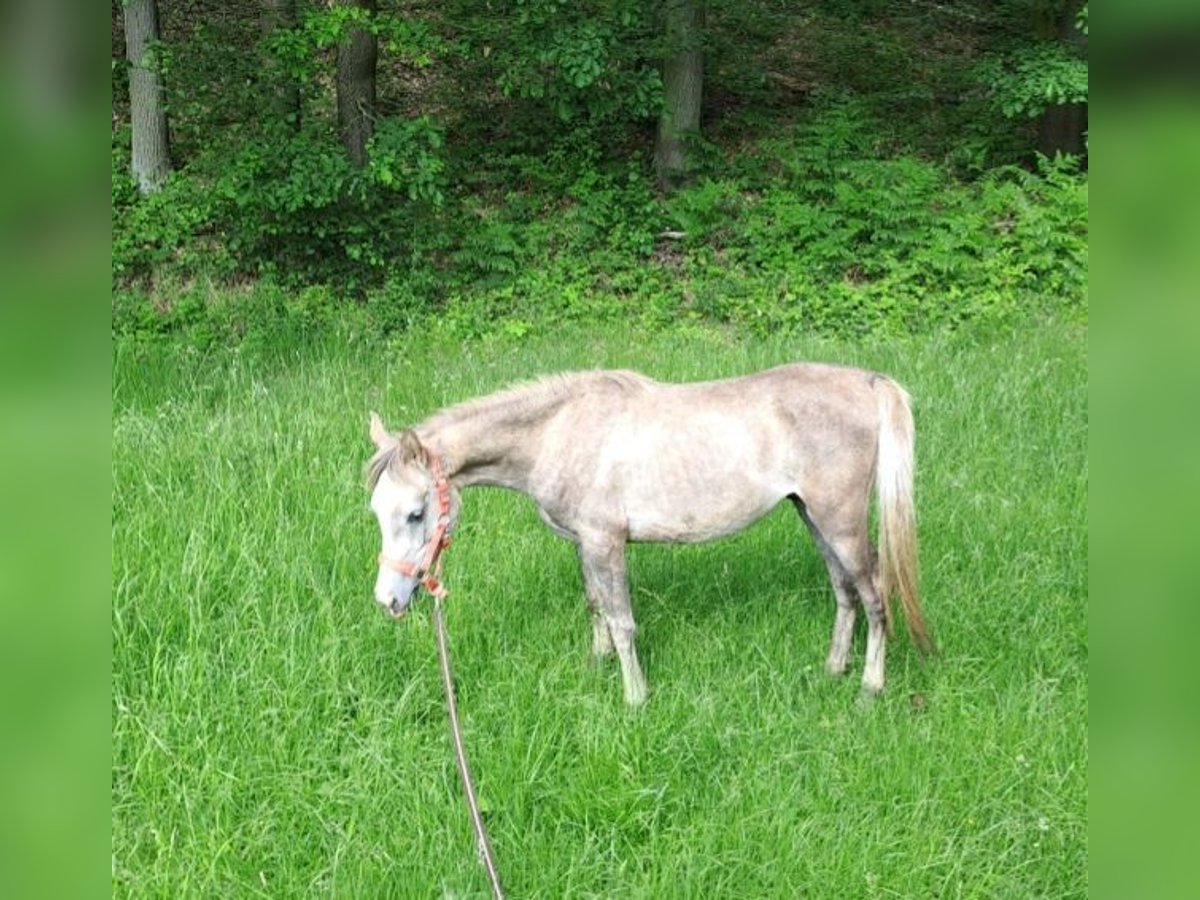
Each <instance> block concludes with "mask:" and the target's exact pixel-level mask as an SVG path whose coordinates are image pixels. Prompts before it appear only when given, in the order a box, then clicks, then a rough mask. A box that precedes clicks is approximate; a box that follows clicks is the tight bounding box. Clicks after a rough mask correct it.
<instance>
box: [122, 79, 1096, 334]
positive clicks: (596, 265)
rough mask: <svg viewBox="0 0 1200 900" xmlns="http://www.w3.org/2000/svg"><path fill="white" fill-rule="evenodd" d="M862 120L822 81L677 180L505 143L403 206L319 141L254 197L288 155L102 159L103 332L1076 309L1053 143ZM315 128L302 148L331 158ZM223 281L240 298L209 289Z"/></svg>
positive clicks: (868, 328) (850, 327)
mask: <svg viewBox="0 0 1200 900" xmlns="http://www.w3.org/2000/svg"><path fill="white" fill-rule="evenodd" d="M874 134H875V132H874V131H873V130H872V127H871V122H870V119H869V116H868V114H867V113H866V111H865V110H864V109H863V108H862V106H861V105H858V104H855V103H852V102H849V101H844V100H841V101H832V100H831V101H829V102H828V103H827V104H826V105H825V107H824V109H823V111H822V112H821V113H820V114H819V115H818V116H817V117H816V118H814V119H812V120H811V121H808V122H807V123H806V124H803V123H802V124H797V125H795V126H794V127H792V128H791V129H790V130H788V131H787V132H785V133H781V134H777V135H775V136H772V137H770V138H765V139H763V140H761V141H759V142H757V143H756V144H754V145H753V146H751V147H749V148H747V149H746V151H745V152H743V153H742V154H740V155H739V157H738V158H737V159H736V160H734V161H732V162H731V163H728V162H727V163H726V164H724V165H723V166H722V167H721V173H720V174H719V175H718V174H710V175H705V174H703V173H699V174H698V177H697V178H696V179H695V180H694V181H693V182H692V183H691V184H690V185H689V186H687V187H685V188H684V189H682V190H680V191H678V192H677V193H675V194H673V195H671V196H669V197H664V196H662V195H659V194H658V193H657V192H656V191H655V190H654V189H653V187H652V183H651V179H650V175H649V172H648V167H647V166H646V165H645V161H644V160H641V159H637V158H635V159H633V160H632V161H627V162H624V163H613V162H605V161H604V160H603V159H602V158H600V157H598V156H597V155H595V154H594V153H592V155H591V156H589V155H588V152H587V151H586V150H585V149H583V148H582V147H581V146H579V143H578V138H569V139H566V140H567V146H566V147H565V148H559V149H560V150H561V151H562V152H561V153H558V154H555V153H551V154H549V155H548V156H547V157H546V158H544V159H543V158H535V157H531V156H528V155H523V154H516V155H514V156H511V157H507V158H504V159H502V160H500V161H499V162H498V163H497V167H498V170H499V172H500V173H501V177H500V178H499V179H498V180H500V181H504V182H507V183H510V184H511V185H512V186H511V187H510V188H507V189H504V190H500V189H498V188H497V187H496V186H495V182H496V180H497V179H492V180H490V181H489V182H488V183H486V184H479V185H475V186H473V187H472V188H471V190H470V192H469V193H464V194H463V195H462V196H458V197H456V198H449V199H447V200H446V202H441V201H440V200H438V201H437V202H434V201H435V200H437V197H435V196H434V194H432V193H430V194H429V195H428V196H426V197H425V198H424V201H423V202H422V203H421V204H417V205H416V206H411V205H410V206H402V205H401V204H400V201H399V200H398V199H397V200H395V201H394V202H393V201H391V200H389V199H388V194H387V192H386V191H385V192H383V193H379V192H377V191H376V187H378V186H377V185H374V184H373V182H370V179H371V178H378V177H379V176H378V173H377V172H376V173H375V174H374V175H372V174H370V173H366V174H362V173H359V174H355V173H351V172H349V170H346V169H345V168H344V167H342V168H337V167H336V166H335V168H337V172H341V173H342V174H341V175H337V173H336V172H334V173H332V174H331V173H330V172H329V171H327V170H328V166H327V165H325V164H323V163H321V162H320V159H319V158H317V159H310V160H308V161H307V162H306V163H304V165H303V166H300V167H299V168H295V169H293V174H292V176H290V179H289V180H288V181H287V183H286V186H285V187H286V190H284V188H281V187H280V185H279V183H278V182H277V181H276V180H272V179H268V180H267V181H266V183H267V184H268V185H271V186H272V187H271V191H270V192H263V193H262V194H258V193H256V192H255V188H254V180H253V177H252V172H253V166H261V165H278V164H279V162H278V160H277V159H268V158H267V157H263V156H261V155H257V156H252V157H247V158H246V161H245V165H246V166H250V167H251V168H250V169H245V168H243V167H237V166H235V167H233V168H232V169H231V170H230V171H229V172H226V173H225V174H224V175H223V176H222V178H221V179H220V180H219V181H218V183H217V184H215V185H205V186H203V188H201V187H200V186H199V185H198V184H197V183H196V182H195V181H194V180H193V179H188V178H185V177H183V176H177V177H176V178H175V179H174V180H173V181H172V182H171V183H170V184H169V185H168V186H167V187H166V188H165V189H164V190H163V191H162V192H161V193H160V194H158V195H156V196H154V197H152V198H149V199H145V200H141V199H137V198H136V197H135V195H134V192H133V191H132V189H131V188H130V187H129V186H128V185H127V184H126V183H124V182H123V181H122V180H121V178H119V177H118V176H117V175H115V174H114V177H113V210H114V211H113V271H114V277H118V282H119V283H118V284H117V285H115V287H114V293H113V329H114V332H115V333H117V334H122V335H129V334H137V335H142V336H152V335H154V334H163V333H178V332H186V333H188V334H191V335H192V336H193V337H195V338H196V339H198V340H200V341H201V342H203V341H205V340H208V339H209V338H210V337H211V338H215V339H218V340H227V339H230V338H231V337H233V338H236V337H237V336H238V334H239V333H242V332H246V331H251V332H252V331H254V330H255V329H256V328H257V327H259V326H260V325H266V324H267V323H272V322H276V321H282V323H283V327H293V326H296V325H297V324H299V325H303V326H304V327H309V328H312V327H316V326H317V325H318V324H320V323H321V322H323V321H325V320H326V319H327V318H328V319H330V321H332V320H334V319H336V320H339V321H340V320H342V319H345V318H347V317H348V318H350V319H357V320H360V321H361V327H362V328H363V329H365V330H371V331H375V332H390V331H397V330H403V329H405V328H408V327H412V326H414V325H420V324H424V323H426V322H427V321H428V320H430V319H431V318H436V319H438V320H439V321H440V322H441V324H442V327H448V328H451V329H453V330H454V331H456V333H458V334H460V335H462V336H473V335H480V334H489V333H494V332H496V331H497V330H499V331H501V332H504V333H507V332H511V331H513V330H516V331H518V332H522V333H523V332H527V331H530V330H539V329H545V328H548V327H554V326H556V325H558V324H561V323H563V322H571V321H582V320H587V321H600V322H603V321H611V320H621V321H633V322H637V323H639V324H640V325H643V326H646V327H654V326H656V325H664V324H672V323H677V322H680V321H689V320H693V321H710V322H718V323H733V324H736V325H739V326H743V327H747V328H749V329H751V330H756V331H759V332H764V333H765V332H770V331H776V330H779V329H785V330H816V331H819V332H822V333H826V334H840V335H861V334H868V333H910V332H923V331H930V330H935V329H939V328H944V327H954V326H957V325H960V324H962V323H967V322H972V323H981V324H984V325H987V324H999V325H1005V324H1011V323H1014V322H1017V321H1028V320H1030V319H1031V318H1035V317H1036V316H1038V315H1040V314H1045V313H1053V314H1056V315H1063V314H1065V315H1067V316H1068V317H1070V316H1075V317H1079V318H1082V317H1085V316H1086V303H1087V297H1086V272H1087V199H1088V197H1087V180H1086V177H1085V176H1082V175H1080V174H1078V173H1076V172H1074V171H1073V170H1072V168H1071V165H1070V164H1069V163H1064V162H1058V163H1051V162H1048V161H1045V162H1044V163H1043V165H1042V166H1041V168H1040V169H1039V170H1038V171H1036V172H1031V171H1028V170H1026V169H1023V168H1020V167H1017V166H1008V167H1002V168H998V169H992V170H989V171H987V172H985V173H984V174H982V175H981V176H980V177H978V178H976V179H974V180H963V179H960V178H958V177H956V176H954V175H953V174H952V172H951V171H950V170H949V169H948V168H947V167H946V166H944V165H942V164H939V163H934V162H931V161H929V160H926V159H922V158H920V157H918V156H915V155H899V156H896V155H887V154H886V152H885V148H883V147H881V146H878V144H877V143H875V142H873V135H874ZM422 139H427V140H433V138H431V137H429V135H425V136H424V138H422ZM323 146H324V145H322V144H320V143H319V142H313V141H312V140H311V139H309V138H307V137H306V138H304V139H303V141H302V145H301V149H297V150H296V151H295V153H298V154H315V155H316V156H317V157H320V155H321V154H322V153H326V152H327V153H329V154H330V157H329V165H333V164H334V161H335V160H336V159H338V158H339V157H338V156H337V155H336V154H337V153H339V152H340V150H339V149H338V148H337V147H336V146H334V145H332V144H331V145H329V146H328V147H326V148H325V149H321V148H322V147H323ZM576 150H577V151H579V152H578V153H576V152H574V151H576ZM567 151H571V152H567ZM282 156H286V154H282ZM568 158H570V159H574V160H575V162H574V165H573V167H572V165H569V164H568V162H567V160H568ZM290 159H291V163H290V164H292V165H293V166H296V165H297V161H298V159H299V157H297V156H292V157H291V158H290ZM310 170H311V173H312V174H311V178H310V177H309V175H306V174H304V173H305V172H310ZM572 171H573V172H574V174H573V175H572V174H570V173H571V172H572ZM321 173H324V174H321ZM505 173H507V174H505ZM335 176H336V177H335ZM431 177H432V176H431ZM305 179H308V180H305ZM432 184H433V183H432V182H431V185H432ZM338 185H341V186H342V187H341V190H343V191H344V192H346V193H345V196H343V195H341V194H339V193H338V191H339V188H338ZM317 186H321V187H320V190H318V189H317ZM434 190H435V188H434V187H433V186H430V187H429V191H430V192H432V191H434ZM464 190H465V189H464ZM355 198H357V199H355ZM451 200H453V201H454V202H450V201H451ZM356 204H358V205H356ZM363 204H365V205H363ZM251 207H253V208H251ZM246 222H254V223H258V224H257V225H256V226H255V228H256V229H257V230H256V231H253V232H251V231H248V230H247V228H248V227H249V226H247V225H245V224H244V223H246ZM238 223H243V224H238ZM138 272H141V273H143V276H144V277H136V273H138ZM150 272H153V273H154V274H153V276H152V277H151V276H150V275H149V274H148V273H150ZM239 273H241V274H239ZM231 279H232V281H233V283H235V284H236V283H239V282H240V283H241V284H243V285H248V286H247V287H244V288H242V289H239V290H234V291H233V295H234V296H236V297H239V298H241V300H242V301H244V302H239V303H235V304H232V305H231V304H229V303H225V302H216V303H211V302H210V298H211V297H213V296H217V295H224V294H225V293H227V292H226V291H225V290H224V288H225V286H226V285H228V284H230V282H231ZM285 295H286V298H285ZM281 307H283V308H282V309H281ZM281 312H282V313H283V314H284V315H283V318H282V320H280V314H281ZM294 315H299V316H300V318H301V319H302V320H303V321H302V322H300V323H297V322H295V321H293V320H292V318H290V317H293V316H294Z"/></svg>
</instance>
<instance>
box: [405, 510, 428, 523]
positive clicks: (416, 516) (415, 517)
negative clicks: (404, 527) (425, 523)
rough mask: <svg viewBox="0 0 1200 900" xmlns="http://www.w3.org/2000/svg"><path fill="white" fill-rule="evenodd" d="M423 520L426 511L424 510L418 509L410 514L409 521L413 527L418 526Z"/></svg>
mask: <svg viewBox="0 0 1200 900" xmlns="http://www.w3.org/2000/svg"><path fill="white" fill-rule="evenodd" d="M423 518H425V510H423V509H416V510H413V511H412V512H410V513H409V514H408V521H409V522H410V523H412V524H413V525H416V524H417V523H418V522H420V521H421V520H422V519H423Z"/></svg>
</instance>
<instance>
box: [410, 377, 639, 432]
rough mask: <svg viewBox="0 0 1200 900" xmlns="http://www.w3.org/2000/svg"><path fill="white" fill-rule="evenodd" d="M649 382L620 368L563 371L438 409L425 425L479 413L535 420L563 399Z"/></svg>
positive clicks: (632, 389)
mask: <svg viewBox="0 0 1200 900" xmlns="http://www.w3.org/2000/svg"><path fill="white" fill-rule="evenodd" d="M649 384H650V380H649V379H648V378H646V376H644V375H641V374H639V373H637V372H630V371H627V370H623V369H607V370H596V371H591V372H564V373H561V374H558V375H546V376H544V377H542V378H537V379H534V380H533V381H526V382H522V383H521V384H517V385H514V386H512V387H510V388H505V389H504V390H502V391H497V392H496V393H494V394H488V395H487V396H484V397H479V398H477V399H474V400H467V401H466V402H465V403H458V404H455V405H454V406H448V407H446V408H445V409H442V410H439V411H438V412H436V413H434V414H433V415H432V416H430V417H429V418H428V419H426V420H425V422H424V423H423V425H425V426H434V427H436V426H440V425H443V424H446V423H448V422H453V421H458V420H461V419H464V418H475V417H479V416H495V417H497V418H501V417H502V418H505V419H510V420H511V419H518V420H520V419H538V418H541V417H542V416H543V415H544V414H545V413H547V412H548V411H549V410H550V409H551V408H554V407H557V406H559V405H561V404H562V402H563V401H565V400H568V399H573V398H577V397H580V396H582V395H586V394H588V393H592V392H595V391H616V392H618V393H621V394H626V395H632V394H636V393H639V392H640V391H642V390H644V389H645V388H646V387H647V386H648V385H649Z"/></svg>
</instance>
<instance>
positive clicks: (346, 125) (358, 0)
mask: <svg viewBox="0 0 1200 900" xmlns="http://www.w3.org/2000/svg"><path fill="white" fill-rule="evenodd" d="M339 2H340V3H341V5H343V6H357V7H359V8H360V9H365V10H367V11H368V12H371V13H374V12H375V0H339ZM375 44H376V42H375V35H374V34H372V33H371V32H370V31H367V30H366V29H363V28H350V29H349V31H348V32H347V33H346V35H345V36H344V37H343V38H342V42H341V43H340V44H339V45H338V54H337V106H338V124H339V125H340V126H341V130H342V143H343V144H345V145H346V152H347V153H348V154H350V159H351V160H352V161H353V162H354V164H355V165H356V166H361V165H363V164H364V163H366V161H367V141H368V140H370V138H371V133H372V131H373V129H374V121H375V55H376V46H375Z"/></svg>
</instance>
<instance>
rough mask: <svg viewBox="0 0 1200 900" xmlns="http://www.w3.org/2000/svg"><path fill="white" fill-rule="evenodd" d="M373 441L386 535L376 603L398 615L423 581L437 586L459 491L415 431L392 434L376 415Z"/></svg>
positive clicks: (375, 489) (374, 481)
mask: <svg viewBox="0 0 1200 900" xmlns="http://www.w3.org/2000/svg"><path fill="white" fill-rule="evenodd" d="M371 440H372V441H373V442H374V444H375V447H376V451H375V455H374V456H372V457H371V460H370V462H369V463H367V477H368V482H369V484H370V487H371V510H372V511H373V512H374V513H375V517H376V518H377V519H378V520H379V531H380V534H381V535H382V538H383V546H382V549H381V550H380V553H379V574H378V576H377V577H376V579H375V601H376V602H377V603H379V604H380V605H381V606H382V607H384V609H386V610H387V611H388V612H389V613H391V614H392V615H393V616H395V617H397V618H399V617H400V616H402V615H404V613H405V612H407V611H408V605H409V603H411V602H412V598H413V595H414V594H415V593H416V592H417V588H418V587H419V586H420V585H421V584H425V585H426V586H427V587H431V589H432V587H433V586H436V584H437V582H436V567H437V562H438V557H439V556H440V554H441V552H442V550H443V549H445V547H446V545H447V543H448V542H449V539H450V529H451V528H452V527H453V525H454V520H455V519H456V518H457V517H458V495H457V492H455V491H453V490H451V488H450V485H449V483H448V482H447V480H446V476H445V473H444V471H443V470H442V465H441V462H440V461H439V460H438V459H437V457H436V456H434V455H433V454H432V453H431V452H430V451H429V450H428V449H427V448H426V447H425V446H423V445H422V444H421V441H420V440H419V439H418V438H417V435H416V434H415V433H414V432H412V431H410V430H405V431H402V432H400V433H399V434H392V433H390V432H389V431H388V430H387V429H386V428H385V427H384V425H383V422H382V421H381V420H380V418H379V416H378V415H376V414H375V413H371Z"/></svg>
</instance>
